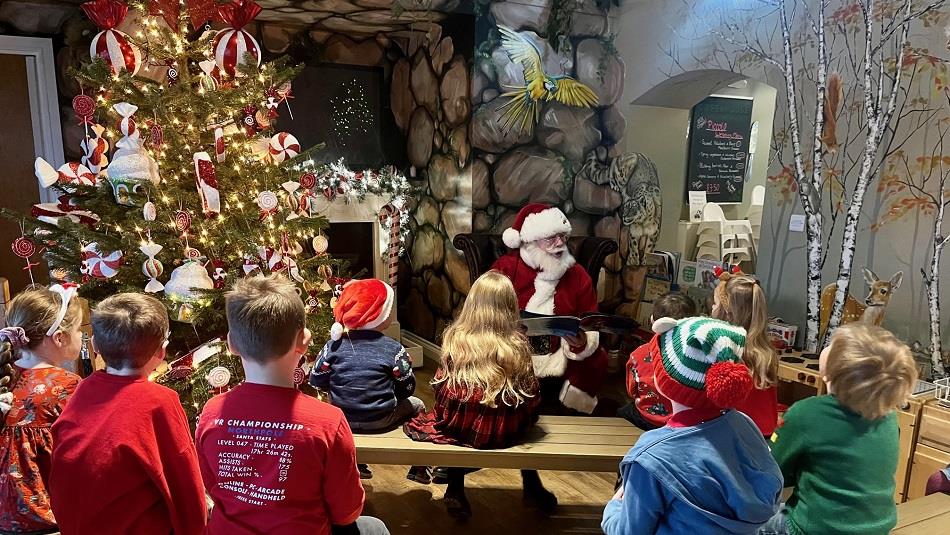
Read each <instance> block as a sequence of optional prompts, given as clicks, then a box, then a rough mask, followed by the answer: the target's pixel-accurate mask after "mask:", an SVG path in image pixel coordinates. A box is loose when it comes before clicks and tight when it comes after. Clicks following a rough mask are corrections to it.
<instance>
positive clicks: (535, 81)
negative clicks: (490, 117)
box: [498, 25, 597, 131]
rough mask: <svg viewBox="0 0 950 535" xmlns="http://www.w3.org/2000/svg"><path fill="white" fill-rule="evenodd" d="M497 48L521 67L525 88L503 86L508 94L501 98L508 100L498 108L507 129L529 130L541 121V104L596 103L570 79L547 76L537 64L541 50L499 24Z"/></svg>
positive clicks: (592, 95)
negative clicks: (555, 102)
mask: <svg viewBox="0 0 950 535" xmlns="http://www.w3.org/2000/svg"><path fill="white" fill-rule="evenodd" d="M498 30H499V31H500V32H501V46H502V47H504V49H505V52H507V53H508V57H509V58H511V61H513V62H516V63H520V64H521V66H522V67H523V68H524V81H525V83H526V84H527V85H523V86H505V87H504V88H505V89H509V90H510V91H508V92H506V93H502V94H501V96H503V97H508V98H510V99H511V100H509V101H508V102H506V103H505V105H504V106H502V107H501V109H502V110H504V112H503V113H502V126H503V127H504V128H505V129H506V130H507V129H510V128H511V127H512V126H513V125H515V124H517V125H518V127H519V129H520V130H521V131H523V130H524V129H525V127H531V128H533V127H534V125H535V124H537V122H538V120H539V119H540V118H541V103H542V101H543V102H548V101H551V100H555V101H557V102H560V103H562V104H566V105H568V106H577V107H581V108H589V107H591V106H594V105H596V104H597V95H596V94H595V93H594V91H593V90H592V89H591V88H589V87H587V86H586V85H584V84H582V83H580V82H578V81H577V80H575V79H573V78H571V77H570V76H564V75H559V76H549V75H547V74H545V72H544V69H543V68H542V65H541V51H540V50H538V47H537V46H535V45H534V43H532V42H531V41H529V40H528V39H526V38H525V37H524V36H522V35H521V34H519V33H518V32H516V31H514V30H512V29H511V28H508V27H505V26H502V25H499V26H498Z"/></svg>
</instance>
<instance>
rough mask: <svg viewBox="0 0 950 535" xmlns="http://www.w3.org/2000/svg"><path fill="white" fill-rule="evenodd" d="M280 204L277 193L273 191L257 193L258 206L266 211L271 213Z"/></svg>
mask: <svg viewBox="0 0 950 535" xmlns="http://www.w3.org/2000/svg"><path fill="white" fill-rule="evenodd" d="M278 204H279V201H278V199H277V194H275V193H274V192H273V191H270V190H268V191H262V192H260V193H259V194H258V195H257V206H259V207H260V209H261V210H262V211H264V212H268V213H270V212H273V211H275V210H277V206H278Z"/></svg>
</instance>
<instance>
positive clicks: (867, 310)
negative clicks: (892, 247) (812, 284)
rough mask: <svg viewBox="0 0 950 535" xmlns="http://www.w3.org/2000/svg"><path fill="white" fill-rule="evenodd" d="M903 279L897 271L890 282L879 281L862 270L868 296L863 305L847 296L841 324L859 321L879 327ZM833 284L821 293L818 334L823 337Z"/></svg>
mask: <svg viewBox="0 0 950 535" xmlns="http://www.w3.org/2000/svg"><path fill="white" fill-rule="evenodd" d="M903 278H904V272H903V271H898V272H897V273H895V274H894V276H892V277H891V278H890V280H881V279H880V278H878V276H877V275H875V274H874V272H873V271H871V270H870V269H867V268H864V282H866V283H867V285H868V296H867V297H865V298H864V304H863V305H862V304H861V303H859V302H858V300H857V299H855V298H854V297H853V296H851V295H849V296H848V297H847V299H846V300H845V303H844V316H843V317H842V318H841V324H842V325H844V324H845V323H851V322H854V321H859V322H861V323H866V324H868V325H880V324H881V322H882V321H884V311H885V310H886V309H887V303H888V302H890V300H891V294H892V293H894V290H896V289H898V288H899V287H900V285H901V281H902V280H903ZM836 287H837V285H836V284H835V283H832V284H829V285H828V286H825V288H824V289H823V290H822V291H821V310H820V314H819V321H820V323H819V325H820V328H819V332H820V333H822V336H824V332H825V330H827V329H828V320H829V319H830V318H831V307H832V304H833V303H834V300H835V288H836Z"/></svg>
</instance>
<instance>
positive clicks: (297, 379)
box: [294, 366, 307, 386]
mask: <svg viewBox="0 0 950 535" xmlns="http://www.w3.org/2000/svg"><path fill="white" fill-rule="evenodd" d="M306 379H307V372H305V371H303V368H301V367H300V366H297V367H296V368H294V384H295V385H297V386H300V385H302V384H303V382H304V381H305V380H306Z"/></svg>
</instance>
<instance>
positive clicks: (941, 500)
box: [891, 493, 950, 535]
mask: <svg viewBox="0 0 950 535" xmlns="http://www.w3.org/2000/svg"><path fill="white" fill-rule="evenodd" d="M948 531H950V495H947V494H941V493H937V494H931V495H930V496H924V497H923V498H917V499H916V500H911V501H909V502H904V503H902V504H900V505H898V506H897V525H896V526H895V527H894V531H892V532H891V533H894V534H895V535H935V534H937V533H947V532H948Z"/></svg>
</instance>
